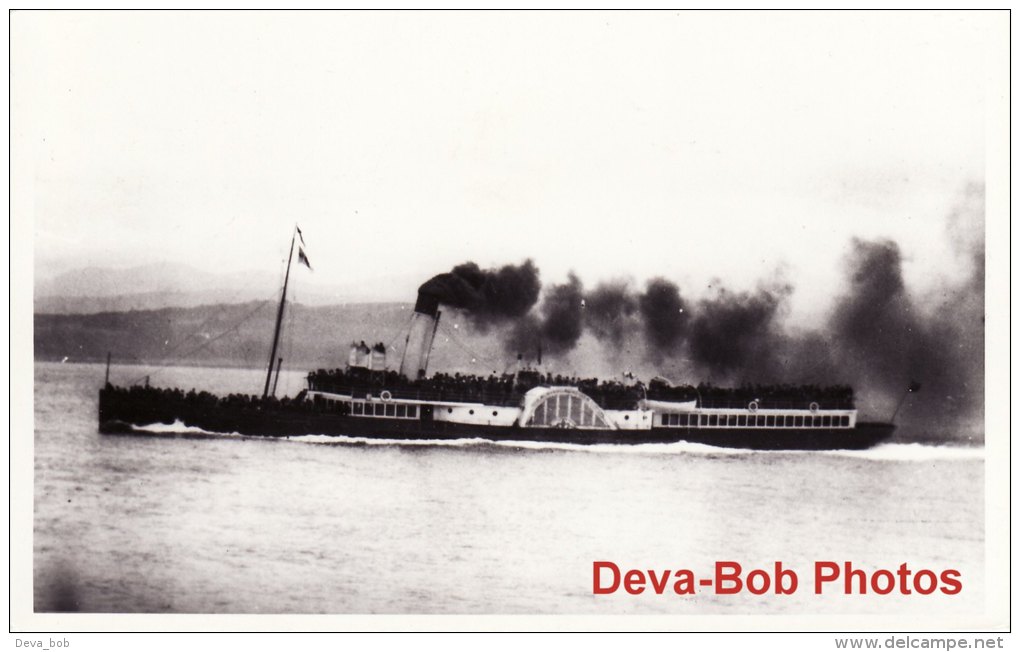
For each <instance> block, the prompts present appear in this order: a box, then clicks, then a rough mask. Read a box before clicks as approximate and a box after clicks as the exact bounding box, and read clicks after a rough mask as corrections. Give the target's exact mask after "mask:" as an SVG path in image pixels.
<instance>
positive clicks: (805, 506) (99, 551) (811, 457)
mask: <svg viewBox="0 0 1020 652" xmlns="http://www.w3.org/2000/svg"><path fill="white" fill-rule="evenodd" d="M103 374H104V370H103V367H102V366H101V365H83V364H58V363H37V364H36V366H35V405H34V413H35V432H34V437H35V439H34V444H35V459H34V500H33V507H34V515H33V519H34V537H33V560H32V562H33V573H32V575H33V579H34V590H33V593H34V607H35V610H36V611H37V612H48V611H63V610H75V611H85V612H151V613H294V614H301V613H315V614H319V613H325V614H730V615H745V614H746V615H750V614H819V615H821V614H847V613H860V614H888V615H896V614H903V615H909V614H925V615H931V614H933V613H942V612H944V613H947V614H948V613H952V614H955V615H958V614H961V613H979V612H981V611H982V610H983V608H984V604H983V593H984V581H985V577H984V543H985V541H984V513H983V510H984V453H983V449H981V448H967V447H953V446H945V447H941V446H929V445H919V444H896V443H891V444H884V445H879V446H877V447H875V448H873V449H870V450H867V451H857V452H850V451H829V452H759V451H749V450H728V449H721V448H713V447H710V446H704V445H696V444H688V443H683V442H681V443H677V444H669V445H641V446H608V445H607V446H590V447H586V446H574V445H542V444H535V443H527V442H521V443H518V444H507V443H502V444H494V443H489V442H485V441H484V440H481V439H465V440H462V441H458V442H452V443H451V442H442V443H440V442H425V443H400V442H381V443H379V442H366V441H364V440H357V439H342V438H341V439H336V438H329V437H322V436H315V435H314V434H312V435H310V436H307V437H299V438H295V439H291V440H272V439H258V438H250V437H240V436H230V435H225V436H215V437H208V436H201V437H195V436H190V434H189V433H188V432H187V429H183V428H174V427H170V428H166V427H164V428H162V430H164V431H166V430H170V431H171V432H170V433H167V432H162V433H158V434H159V435H160V436H146V435H137V436H135V435H129V436H125V435H102V434H99V432H98V431H97V397H98V390H99V388H100V387H101V385H102V382H103ZM146 375H149V376H150V379H149V381H150V382H151V383H152V384H153V385H160V386H175V387H181V388H184V389H191V388H195V389H198V390H201V389H204V390H208V391H211V392H214V393H220V394H223V393H228V392H244V393H258V391H259V390H260V388H261V387H262V384H263V380H264V372H259V371H256V370H239V369H209V368H186V367H162V368H157V367H152V368H144V367H137V366H130V367H115V368H114V370H113V372H112V376H111V381H113V382H115V383H127V382H129V381H142V379H143V378H144V377H145V376H146ZM301 385H302V377H301V374H298V373H287V372H284V374H283V376H282V377H281V381H280V392H279V393H281V394H283V393H289V394H290V395H293V394H294V393H296V391H298V390H299V389H300V387H301ZM192 434H193V433H192ZM167 435H171V436H167ZM12 436H13V437H19V436H25V437H28V436H31V433H20V432H17V431H15V432H13V433H12ZM596 561H608V562H612V563H614V564H616V565H617V566H618V567H619V568H620V569H621V571H622V572H625V571H626V570H628V569H640V570H643V571H645V572H646V573H647V571H648V570H654V571H655V572H656V573H662V572H664V571H666V570H669V571H675V570H676V569H681V568H682V569H689V570H691V571H692V572H693V573H694V574H696V576H697V577H698V578H699V579H700V578H711V577H712V576H713V572H714V569H715V565H716V563H717V562H720V561H735V562H737V563H739V564H741V566H742V568H743V570H744V573H745V574H746V572H747V571H749V570H751V569H758V568H760V569H768V570H773V569H774V567H775V563H776V562H777V561H778V562H781V563H782V565H783V567H784V568H788V569H793V570H794V571H795V572H796V573H797V575H798V577H799V583H800V586H799V588H798V590H796V591H794V592H791V593H789V594H786V595H777V594H776V593H775V592H774V591H773V590H770V591H767V592H765V593H763V594H762V595H755V594H753V593H751V592H749V591H747V590H742V591H740V592H739V593H734V594H727V595H720V594H719V593H718V592H716V591H715V590H713V589H709V588H703V587H698V590H697V591H696V592H695V593H694V594H693V595H690V594H684V595H678V594H677V593H675V592H674V590H673V589H672V585H670V587H667V589H666V590H665V591H664V592H663V593H662V594H661V595H660V594H658V593H656V592H655V591H654V590H653V589H651V588H647V590H644V591H643V592H641V593H639V594H631V593H628V592H627V591H626V590H625V589H624V588H623V586H622V584H621V586H620V588H619V589H618V590H617V591H615V592H614V593H611V594H595V592H594V580H595V578H594V577H593V564H594V563H595V562H596ZM819 561H832V562H836V563H838V564H840V565H843V564H845V563H846V562H850V563H851V564H852V565H853V566H854V568H860V569H863V570H865V571H866V572H868V573H871V572H874V571H876V570H879V569H888V570H890V571H891V572H896V571H897V569H899V568H900V565H901V564H904V563H905V564H907V565H908V567H909V569H910V570H911V571H912V572H914V573H916V572H918V571H920V570H923V569H928V570H932V571H933V572H935V573H936V574H938V573H939V572H940V571H943V570H945V569H953V570H957V571H958V572H959V574H960V575H959V576H960V583H961V585H962V590H961V591H960V592H959V593H957V594H955V595H946V594H945V593H943V592H941V591H940V590H936V591H935V592H933V593H932V594H930V595H919V594H917V593H916V592H913V593H912V594H911V595H904V594H902V593H900V591H899V590H895V591H893V592H892V593H890V594H888V595H876V594H875V593H874V592H873V591H871V590H870V589H869V592H868V593H867V594H865V595H857V594H854V595H846V594H845V593H844V589H843V584H842V582H837V583H832V584H827V585H826V587H825V590H824V591H823V593H822V594H820V595H819V594H816V593H815V592H814V590H813V588H814V587H813V585H812V579H813V570H814V566H813V565H814V564H815V563H816V562H819ZM608 581H609V576H608V575H607V576H606V577H605V578H603V580H602V582H603V583H607V582H608Z"/></svg>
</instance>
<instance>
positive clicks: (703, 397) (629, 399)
mask: <svg viewBox="0 0 1020 652" xmlns="http://www.w3.org/2000/svg"><path fill="white" fill-rule="evenodd" d="M539 386H570V387H576V388H578V389H579V390H580V391H581V392H583V393H584V394H586V395H587V396H589V397H591V398H592V399H593V400H594V401H595V402H596V403H598V404H599V405H601V406H602V407H605V408H609V409H632V408H633V407H635V406H636V405H637V403H638V401H640V400H641V399H643V398H648V399H651V400H660V401H674V402H682V401H694V400H697V401H698V402H699V405H700V406H702V407H743V406H746V405H747V404H748V403H749V402H750V401H757V402H758V404H759V406H760V407H770V406H771V407H806V406H807V405H808V404H809V403H817V404H818V405H819V406H820V407H822V408H850V407H852V404H853V389H852V388H851V387H849V386H847V385H833V386H830V387H822V386H819V385H790V384H776V385H751V384H745V385H742V386H740V387H716V386H714V385H712V384H711V383H701V384H699V385H698V386H697V387H694V386H690V385H679V386H674V385H671V384H669V383H667V382H663V381H661V380H658V379H655V380H653V381H652V382H651V383H649V384H648V385H647V386H645V385H644V384H642V383H640V382H638V383H634V384H625V383H622V382H618V381H615V380H609V381H605V380H603V381H600V380H598V379H597V378H578V377H576V376H563V375H558V374H557V375H554V374H542V373H539V372H537V371H530V370H529V371H521V372H519V373H517V374H503V375H500V376H497V375H495V374H492V375H489V376H476V375H473V374H460V373H455V374H444V373H438V374H435V375H433V376H430V377H428V378H421V379H419V380H414V381H412V380H409V379H407V378H405V377H404V376H402V375H400V374H398V373H397V372H395V371H369V370H367V369H362V368H351V369H347V370H343V369H333V370H329V371H327V370H322V369H320V370H319V371H313V372H312V373H310V374H308V388H309V389H310V390H317V391H324V392H332V393H338V394H351V395H354V396H358V397H361V396H363V395H366V394H371V395H374V396H380V395H382V392H383V391H384V390H385V391H388V392H389V393H390V395H391V396H392V397H393V398H398V399H399V398H407V399H418V400H449V401H460V402H481V403H488V404H493V405H516V404H518V403H519V402H520V400H521V397H522V396H523V394H524V393H525V392H527V391H528V390H529V389H532V388H533V387H539ZM106 390H107V392H109V393H110V395H111V396H114V397H117V396H124V397H131V398H139V399H147V400H155V399H158V400H172V401H186V402H189V403H193V404H196V405H207V406H215V405H220V406H230V407H255V408H258V407H261V406H272V407H287V406H305V405H307V404H306V403H305V401H304V398H305V392H304V391H302V392H301V393H300V394H298V395H297V396H295V397H294V398H287V397H285V398H276V397H272V396H270V397H266V398H262V397H259V396H251V395H247V394H228V395H226V396H222V397H218V396H215V395H213V394H210V393H209V392H206V391H198V392H196V391H195V390H194V389H192V390H190V391H187V392H186V391H184V390H181V389H176V388H157V387H149V386H148V385H145V386H141V385H136V386H133V387H127V388H121V387H114V386H113V385H107V386H106Z"/></svg>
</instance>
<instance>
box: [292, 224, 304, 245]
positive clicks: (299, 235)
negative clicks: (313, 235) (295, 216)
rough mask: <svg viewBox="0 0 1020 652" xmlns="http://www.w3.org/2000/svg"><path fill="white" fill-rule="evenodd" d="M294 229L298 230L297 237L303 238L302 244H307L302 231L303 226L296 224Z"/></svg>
mask: <svg viewBox="0 0 1020 652" xmlns="http://www.w3.org/2000/svg"><path fill="white" fill-rule="evenodd" d="M294 229H295V230H296V231H297V237H298V238H300V239H301V245H302V246H305V236H304V235H303V234H302V233H301V227H300V226H298V225H297V224H295V225H294Z"/></svg>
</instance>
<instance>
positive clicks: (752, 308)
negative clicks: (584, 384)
mask: <svg viewBox="0 0 1020 652" xmlns="http://www.w3.org/2000/svg"><path fill="white" fill-rule="evenodd" d="M945 225H946V226H945V229H946V231H945V235H946V236H947V237H948V238H949V240H950V242H952V243H953V247H954V248H953V254H952V255H953V257H954V258H955V259H954V260H949V261H946V267H947V268H948V267H952V268H954V269H960V268H962V269H963V270H964V272H965V274H964V275H963V277H962V278H956V279H952V278H950V279H949V280H946V281H945V282H944V283H941V284H940V285H939V286H938V291H937V292H933V293H930V294H928V295H919V294H918V293H917V292H911V291H910V290H909V289H908V287H907V284H906V283H905V281H904V275H903V267H904V260H903V254H902V252H901V250H900V247H899V246H898V245H897V243H895V242H893V241H892V240H886V239H874V240H864V239H853V240H852V241H851V242H850V243H849V245H848V250H847V253H846V256H845V260H844V285H843V287H842V288H841V289H840V290H837V291H836V292H835V293H834V299H833V304H832V305H831V307H830V309H829V311H828V313H827V316H826V318H825V319H824V321H823V322H822V324H821V325H820V326H819V327H817V328H814V329H809V330H806V329H803V328H801V329H797V328H795V327H794V326H792V325H790V324H788V323H786V316H787V314H788V313H789V300H790V297H791V296H792V294H793V292H794V287H793V286H792V285H791V284H790V283H787V282H782V281H778V282H777V281H771V282H768V283H763V284H760V285H759V287H758V288H757V289H756V290H755V291H752V292H734V291H732V290H728V289H726V288H724V287H721V286H719V285H717V284H714V285H716V287H715V289H714V291H713V293H712V294H711V295H710V296H707V297H702V298H700V299H698V300H696V301H690V300H688V299H686V298H685V297H684V294H683V293H682V291H681V288H680V287H679V286H678V285H677V284H676V283H674V282H672V281H670V280H668V279H665V278H661V277H659V278H654V279H652V280H650V281H648V283H647V284H646V286H645V288H644V290H643V291H641V292H638V291H636V290H635V289H634V288H633V287H632V286H631V285H630V284H629V283H627V282H626V281H612V282H607V283H602V284H599V285H598V286H596V287H595V288H594V289H593V290H591V291H589V292H586V291H585V289H584V288H583V286H582V284H581V281H580V280H579V279H578V278H577V277H576V276H575V275H573V274H571V275H570V277H569V278H568V280H567V282H566V283H563V284H558V285H553V286H549V287H547V288H545V290H544V291H543V290H542V288H541V285H540V283H539V281H538V270H537V268H536V267H535V266H534V264H533V263H532V262H531V261H526V262H525V263H524V264H522V265H520V266H516V267H515V266H506V267H503V268H500V269H499V270H488V271H482V270H480V269H479V268H478V266H477V265H475V264H473V263H466V264H464V265H460V266H458V267H456V268H454V270H453V271H452V272H450V273H449V274H441V275H439V276H437V277H435V278H433V279H432V280H430V281H429V282H427V283H426V284H425V285H423V286H422V289H421V292H422V293H425V294H429V295H432V296H435V297H437V298H438V300H439V301H440V302H441V303H447V305H449V306H451V307H456V308H460V309H462V310H464V311H465V312H466V313H467V314H468V315H470V317H471V319H472V321H473V322H474V323H476V325H478V326H480V327H482V328H487V327H489V326H492V325H495V324H501V323H502V324H506V326H505V327H503V328H502V329H501V331H500V332H501V333H502V336H503V338H504V348H505V350H506V352H507V353H509V354H511V355H512V354H515V353H524V354H525V355H526V356H527V357H528V358H530V359H534V358H535V352H536V351H538V350H542V351H543V352H544V353H545V354H546V355H548V356H552V357H554V358H556V357H562V356H565V355H567V354H569V353H570V352H571V351H572V349H574V348H575V346H577V344H578V342H579V341H580V340H581V338H582V335H583V333H584V332H588V333H590V334H591V335H592V336H593V338H594V339H595V340H597V341H599V342H602V344H603V346H604V347H605V350H606V351H607V352H609V355H608V356H606V357H609V358H611V359H612V360H613V362H614V364H625V365H628V366H629V367H633V368H644V369H652V370H654V369H659V368H670V369H674V370H678V371H677V373H682V374H683V375H685V376H686V377H685V378H676V380H681V381H684V382H692V383H696V382H698V381H699V380H703V379H707V380H711V381H712V382H713V383H714V384H717V385H718V384H731V385H733V384H742V383H791V384H802V383H816V384H819V385H830V384H851V385H853V386H854V387H855V388H856V389H857V390H858V394H859V396H861V397H864V399H865V400H864V401H863V402H864V403H865V404H866V405H868V406H870V407H871V410H872V412H874V415H873V416H874V417H875V418H888V417H889V416H890V415H891V413H892V411H893V409H894V407H895V406H896V405H897V404H898V403H899V401H900V400H901V399H902V398H903V396H904V392H905V390H906V388H907V387H908V386H909V385H910V384H911V383H912V382H915V381H916V382H918V383H920V384H921V386H922V389H921V392H919V393H917V394H914V395H911V396H910V397H909V400H908V401H907V402H906V403H905V405H904V410H903V413H902V416H903V417H904V418H909V419H911V420H913V421H914V422H916V423H917V424H919V425H918V427H919V428H937V427H942V428H950V429H951V428H954V427H956V426H957V425H958V424H965V423H966V424H969V425H970V426H971V429H972V430H973V429H974V428H975V427H976V428H977V429H979V430H980V429H981V427H982V425H983V424H982V419H981V415H982V411H981V410H982V407H983V398H984V380H983V379H984V375H983V374H984V363H983V353H984V189H983V187H982V186H981V185H977V184H975V185H973V186H970V187H968V189H967V191H966V193H965V194H964V196H963V198H962V200H961V201H960V203H959V204H958V205H957V206H956V207H954V208H953V210H952V211H951V212H950V213H949V215H948V217H947V219H946V222H945ZM539 298H541V301H539ZM535 306H538V307H537V308H536V307H535ZM635 339H636V340H638V341H637V346H629V344H630V343H634V341H635ZM625 342H627V343H628V346H627V347H626V351H629V352H630V353H628V354H627V355H629V356H630V359H624V358H622V357H621V356H622V355H623V353H622V351H624V347H623V344H624V343H625ZM653 373H659V372H654V371H653Z"/></svg>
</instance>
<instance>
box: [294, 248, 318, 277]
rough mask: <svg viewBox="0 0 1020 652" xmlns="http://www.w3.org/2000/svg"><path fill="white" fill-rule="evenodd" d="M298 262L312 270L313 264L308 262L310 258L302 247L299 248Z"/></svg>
mask: <svg viewBox="0 0 1020 652" xmlns="http://www.w3.org/2000/svg"><path fill="white" fill-rule="evenodd" d="M297 261H298V262H299V263H301V264H302V265H304V266H305V267H307V268H308V269H312V264H311V263H310V262H308V256H306V255H305V248H304V247H302V246H300V245H299V246H298V250H297ZM312 271H315V270H312Z"/></svg>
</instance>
